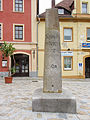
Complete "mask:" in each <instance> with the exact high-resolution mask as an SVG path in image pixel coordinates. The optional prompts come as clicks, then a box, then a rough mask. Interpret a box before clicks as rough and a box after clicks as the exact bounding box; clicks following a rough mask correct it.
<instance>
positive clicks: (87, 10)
mask: <svg viewBox="0 0 90 120" xmlns="http://www.w3.org/2000/svg"><path fill="white" fill-rule="evenodd" d="M82 4H86V5H87V12H86V13H83V11H82V12H81V13H82V14H88V2H82ZM82 9H83V8H82Z"/></svg>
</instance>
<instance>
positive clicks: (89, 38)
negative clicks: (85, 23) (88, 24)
mask: <svg viewBox="0 0 90 120" xmlns="http://www.w3.org/2000/svg"><path fill="white" fill-rule="evenodd" d="M87 41H90V28H88V29H87Z"/></svg>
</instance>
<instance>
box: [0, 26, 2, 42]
mask: <svg viewBox="0 0 90 120" xmlns="http://www.w3.org/2000/svg"><path fill="white" fill-rule="evenodd" d="M0 40H2V24H0Z"/></svg>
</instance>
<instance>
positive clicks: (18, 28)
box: [14, 25, 24, 40]
mask: <svg viewBox="0 0 90 120" xmlns="http://www.w3.org/2000/svg"><path fill="white" fill-rule="evenodd" d="M14 40H24V25H14Z"/></svg>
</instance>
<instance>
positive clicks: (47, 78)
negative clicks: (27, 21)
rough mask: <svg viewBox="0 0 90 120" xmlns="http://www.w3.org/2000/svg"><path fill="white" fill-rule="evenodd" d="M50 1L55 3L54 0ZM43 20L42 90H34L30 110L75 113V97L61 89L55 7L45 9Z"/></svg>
mask: <svg viewBox="0 0 90 120" xmlns="http://www.w3.org/2000/svg"><path fill="white" fill-rule="evenodd" d="M52 1H53V3H55V0H52ZM52 7H54V5H52ZM45 22H46V23H45V56H44V78H43V90H42V88H38V89H36V90H35V91H34V94H33V97H32V111H35V112H60V113H76V99H75V97H74V96H73V95H72V93H71V92H70V91H68V90H66V89H63V90H62V78H61V54H60V50H61V48H60V32H59V19H58V11H57V9H56V8H51V9H48V10H46V19H45Z"/></svg>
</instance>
